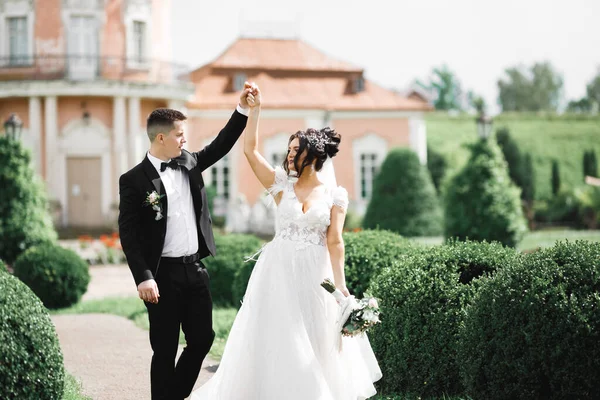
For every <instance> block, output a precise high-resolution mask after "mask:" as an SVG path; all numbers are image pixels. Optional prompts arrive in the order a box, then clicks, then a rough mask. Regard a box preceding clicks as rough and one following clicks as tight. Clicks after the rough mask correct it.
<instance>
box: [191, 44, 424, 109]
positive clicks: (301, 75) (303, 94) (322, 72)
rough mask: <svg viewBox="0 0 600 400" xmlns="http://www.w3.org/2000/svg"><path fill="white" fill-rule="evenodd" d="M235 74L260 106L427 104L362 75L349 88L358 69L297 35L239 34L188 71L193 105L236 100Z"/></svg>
mask: <svg viewBox="0 0 600 400" xmlns="http://www.w3.org/2000/svg"><path fill="white" fill-rule="evenodd" d="M235 73H245V74H247V78H248V80H249V81H254V82H256V83H257V84H258V85H259V87H260V88H261V91H262V93H263V108H270V109H329V110H356V111H358V110H368V111H428V110H431V106H430V105H429V104H428V103H427V102H426V101H422V100H419V99H416V98H408V97H405V96H402V95H400V94H398V93H396V92H394V91H393V90H390V89H386V88H383V87H381V86H379V85H377V84H375V83H373V82H370V81H368V80H365V84H364V90H363V91H361V92H358V93H354V92H353V91H352V83H353V80H354V79H355V78H357V77H361V76H362V70H361V69H359V68H356V67H353V66H352V65H350V64H347V63H345V62H342V61H338V60H335V59H332V58H329V57H328V56H326V55H325V54H323V53H322V52H320V51H319V50H317V49H315V48H313V47H310V46H309V45H307V44H306V43H304V42H302V41H300V40H273V39H239V40H238V41H236V42H235V43H233V44H232V45H231V46H230V47H229V48H228V49H227V50H226V51H225V52H224V53H222V54H221V55H220V56H219V57H217V59H216V60H215V61H213V62H211V63H209V64H207V65H205V66H203V67H201V68H199V69H197V70H196V71H194V72H193V73H192V79H193V81H194V82H195V84H196V96H195V99H194V100H193V101H191V102H190V104H189V106H190V107H191V108H199V109H220V108H231V106H232V104H236V102H237V99H238V95H239V94H238V92H237V91H233V90H232V79H233V76H234V74H235Z"/></svg>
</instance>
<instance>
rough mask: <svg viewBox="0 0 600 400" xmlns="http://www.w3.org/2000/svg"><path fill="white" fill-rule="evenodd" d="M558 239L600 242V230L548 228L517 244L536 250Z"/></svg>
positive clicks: (429, 241) (434, 241) (432, 240)
mask: <svg viewBox="0 0 600 400" xmlns="http://www.w3.org/2000/svg"><path fill="white" fill-rule="evenodd" d="M413 240H415V241H416V242H418V243H421V244H424V245H426V246H436V245H439V244H442V243H443V242H444V238H443V237H441V236H434V237H422V238H413ZM558 240H571V241H575V240H589V241H591V242H600V230H596V231H577V230H571V229H547V230H543V231H533V232H527V233H526V234H525V237H524V238H523V240H522V241H521V243H519V245H518V246H517V249H518V250H520V251H527V250H534V249H537V248H545V247H552V246H553V245H554V243H556V241H558Z"/></svg>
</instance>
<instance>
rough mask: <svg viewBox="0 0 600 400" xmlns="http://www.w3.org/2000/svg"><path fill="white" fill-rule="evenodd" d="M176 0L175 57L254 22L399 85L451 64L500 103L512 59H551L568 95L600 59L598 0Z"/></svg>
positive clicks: (215, 43) (191, 55) (208, 55)
mask: <svg viewBox="0 0 600 400" xmlns="http://www.w3.org/2000/svg"><path fill="white" fill-rule="evenodd" d="M171 2H172V11H171V17H172V39H173V42H174V44H173V54H172V56H173V58H174V61H175V62H178V63H183V64H187V65H189V66H192V67H197V66H200V65H203V64H206V63H208V62H210V61H211V60H213V59H214V58H216V57H217V56H218V55H219V54H220V53H221V52H222V51H223V50H225V48H226V47H227V46H229V45H230V44H231V43H232V42H233V41H235V40H236V38H237V37H239V36H240V34H242V33H244V32H248V30H249V29H252V30H253V31H254V32H258V33H261V32H262V33H263V34H264V33H265V32H270V33H271V34H272V35H274V36H276V37H290V35H291V36H294V35H295V36H296V37H299V38H301V39H303V40H304V41H306V42H307V43H309V44H311V45H313V46H315V47H317V48H318V49H320V50H322V51H324V52H325V53H326V54H328V55H330V56H333V57H335V58H338V59H341V60H344V61H347V62H350V63H352V64H354V65H357V66H359V67H362V68H364V69H365V74H366V77H367V79H370V80H373V81H375V82H377V83H379V84H381V85H383V86H386V87H390V88H398V89H405V88H406V87H408V85H409V84H410V83H411V82H412V81H413V80H414V79H415V78H426V77H427V76H428V74H429V72H430V71H431V68H432V67H434V66H438V65H441V64H442V63H447V64H448V66H449V67H450V69H452V70H453V71H454V72H456V74H457V76H458V78H459V79H460V81H461V83H462V87H463V89H465V90H469V89H472V90H475V92H476V93H480V94H482V95H483V96H484V97H485V99H486V101H487V103H488V105H490V106H491V109H490V111H492V112H495V111H497V110H498V108H497V105H496V104H497V95H498V90H497V81H498V79H499V78H500V77H501V76H502V73H503V71H504V69H505V68H507V67H510V66H513V65H517V64H524V65H526V66H530V65H532V64H533V63H534V62H536V61H544V60H548V61H550V62H551V63H552V64H553V65H554V67H555V68H556V69H557V70H558V71H559V72H560V73H562V74H563V78H564V82H565V84H564V93H565V96H564V97H565V101H568V100H570V99H573V98H579V97H581V96H583V95H584V94H585V85H586V84H587V82H589V81H590V80H591V78H592V77H593V76H594V75H595V74H596V71H597V70H598V67H599V66H600V23H599V22H598V21H599V19H600V1H599V0H503V1H497V0H413V1H406V0H363V1H357V0H292V1H289V0H248V1H240V0H221V1H219V0H213V1H202V0H171ZM264 95H265V96H268V93H264Z"/></svg>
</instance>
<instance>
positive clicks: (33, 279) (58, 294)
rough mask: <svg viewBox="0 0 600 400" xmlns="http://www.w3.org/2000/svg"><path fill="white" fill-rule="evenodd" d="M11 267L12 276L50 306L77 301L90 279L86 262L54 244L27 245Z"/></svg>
mask: <svg viewBox="0 0 600 400" xmlns="http://www.w3.org/2000/svg"><path fill="white" fill-rule="evenodd" d="M13 268H14V273H15V276H17V277H18V278H19V279H21V280H22V281H23V282H24V283H25V284H26V285H27V286H29V287H30V288H31V290H33V292H34V293H35V294H36V295H37V296H38V297H39V298H40V299H41V300H42V302H43V303H44V305H45V306H46V307H48V308H51V309H52V308H63V307H69V306H72V305H73V304H75V303H77V302H79V300H80V299H81V296H83V294H84V293H85V292H86V291H87V286H88V284H89V282H90V272H89V266H88V264H87V263H86V262H85V261H84V260H83V259H82V258H81V257H79V255H77V253H75V252H74V251H72V250H68V249H65V248H63V247H60V246H58V245H54V244H42V245H39V246H34V247H31V248H30V249H29V250H27V251H25V252H24V253H23V254H21V255H20V256H19V258H17V261H15V264H14V265H13Z"/></svg>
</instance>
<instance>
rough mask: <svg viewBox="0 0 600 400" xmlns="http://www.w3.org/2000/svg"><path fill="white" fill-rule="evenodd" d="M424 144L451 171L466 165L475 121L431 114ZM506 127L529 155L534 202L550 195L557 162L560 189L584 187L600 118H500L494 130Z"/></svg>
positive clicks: (599, 147) (599, 145)
mask: <svg viewBox="0 0 600 400" xmlns="http://www.w3.org/2000/svg"><path fill="white" fill-rule="evenodd" d="M426 125H427V140H428V143H429V145H430V146H431V147H432V148H433V149H434V150H436V151H439V152H441V153H442V154H443V155H444V156H445V157H446V158H447V159H448V163H449V166H450V168H451V172H452V171H456V170H458V169H459V168H460V167H462V166H463V165H464V163H465V162H466V161H467V158H468V155H469V152H468V150H467V148H466V147H464V145H465V144H467V143H470V142H473V141H474V140H477V128H476V124H475V117H473V116H456V117H451V116H448V115H447V114H442V113H432V114H429V115H427V117H426ZM500 127H507V128H508V129H509V130H510V134H511V136H512V137H513V138H514V139H515V141H516V142H517V144H518V145H519V148H520V149H521V151H522V152H524V153H527V152H529V153H531V154H532V156H533V162H534V171H535V177H536V198H538V199H543V198H548V197H549V196H550V195H551V183H550V181H551V179H550V177H551V163H552V160H553V159H557V160H559V164H560V175H561V182H562V185H563V187H576V186H579V185H581V184H583V152H584V151H585V150H589V149H595V151H596V155H597V156H600V117H596V118H581V117H576V116H565V117H556V116H535V115H528V114H525V115H523V114H521V115H499V116H497V117H496V118H495V119H494V130H495V129H497V128H500Z"/></svg>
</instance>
